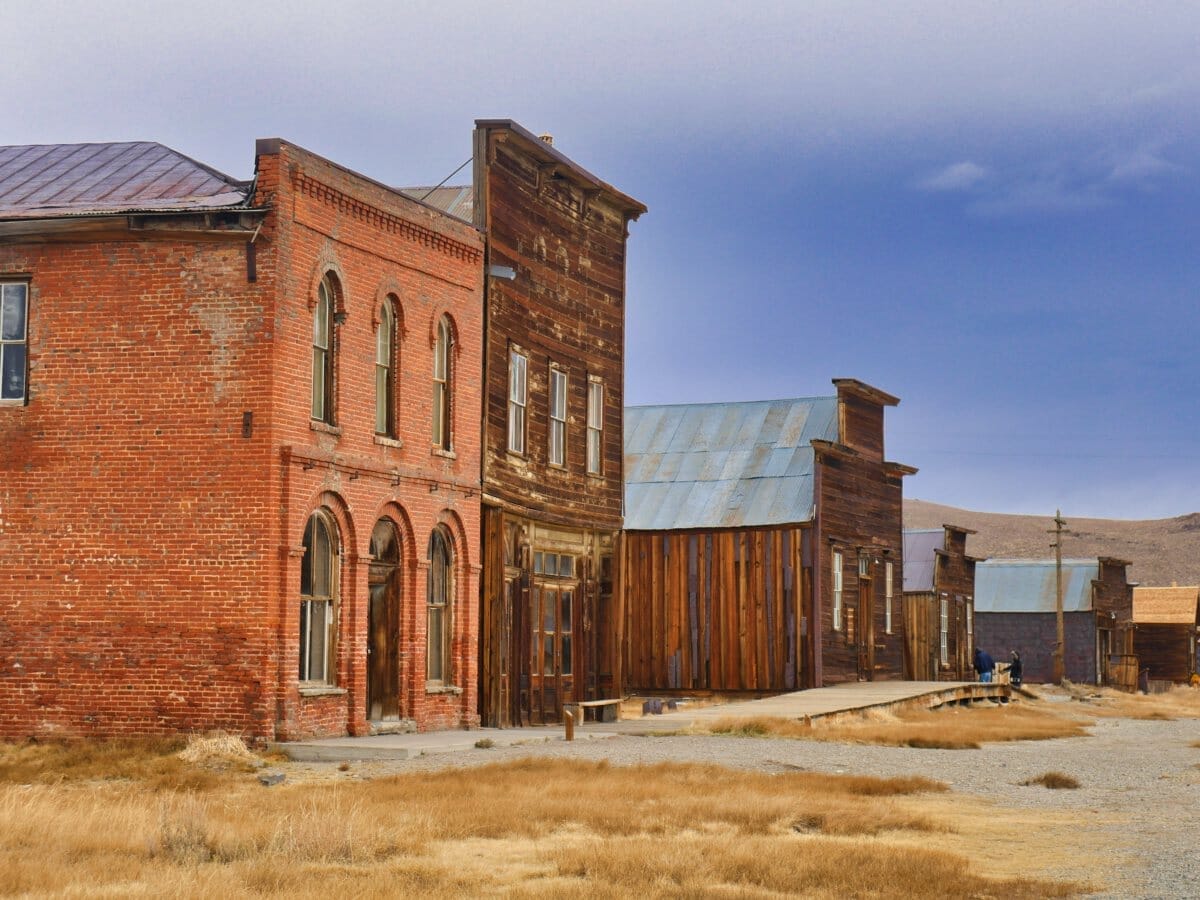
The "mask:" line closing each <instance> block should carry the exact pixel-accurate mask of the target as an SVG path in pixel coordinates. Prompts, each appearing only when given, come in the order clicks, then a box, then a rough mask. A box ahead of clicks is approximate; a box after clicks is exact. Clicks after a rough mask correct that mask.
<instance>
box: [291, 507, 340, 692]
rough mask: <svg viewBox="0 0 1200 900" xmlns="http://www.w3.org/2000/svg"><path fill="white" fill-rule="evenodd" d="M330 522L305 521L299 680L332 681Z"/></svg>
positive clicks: (319, 516) (322, 517) (333, 548)
mask: <svg viewBox="0 0 1200 900" xmlns="http://www.w3.org/2000/svg"><path fill="white" fill-rule="evenodd" d="M334 535H335V531H334V529H333V525H332V522H331V521H330V519H329V518H328V516H327V515H326V514H325V513H323V512H315V513H313V514H312V516H311V517H309V520H308V524H307V525H306V526H305V528H304V557H303V558H302V559H301V561H300V680H301V681H315V682H322V683H325V684H330V683H332V681H333V653H334V644H335V640H334V638H335V622H336V616H335V610H334V601H335V600H336V591H337V580H338V579H337V575H338V572H337V562H338V551H337V543H336V541H335V537H334Z"/></svg>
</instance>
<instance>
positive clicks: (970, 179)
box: [917, 161, 988, 193]
mask: <svg viewBox="0 0 1200 900" xmlns="http://www.w3.org/2000/svg"><path fill="white" fill-rule="evenodd" d="M987 176H988V170H987V169H985V168H984V167H983V166H981V165H978V164H977V163H973V162H970V161H964V162H957V163H952V164H951V165H948V166H946V167H945V168H944V169H941V170H939V171H937V172H934V173H933V174H931V175H927V176H925V177H924V178H922V179H921V180H920V181H918V182H917V187H918V188H919V189H920V190H923V191H936V192H943V193H947V192H952V191H969V190H971V188H973V187H975V186H976V185H977V184H979V182H981V181H983V180H984V179H985V178H987Z"/></svg>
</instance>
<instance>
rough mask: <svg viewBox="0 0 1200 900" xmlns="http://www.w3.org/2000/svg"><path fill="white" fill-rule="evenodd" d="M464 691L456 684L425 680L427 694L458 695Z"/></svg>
mask: <svg viewBox="0 0 1200 900" xmlns="http://www.w3.org/2000/svg"><path fill="white" fill-rule="evenodd" d="M462 692H463V689H462V688H460V687H459V686H458V685H455V684H442V683H441V682H440V681H427V682H425V693H426V694H454V695H456V696H457V695H458V694H461V693H462Z"/></svg>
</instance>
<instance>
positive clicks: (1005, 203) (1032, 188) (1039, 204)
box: [967, 176, 1113, 217]
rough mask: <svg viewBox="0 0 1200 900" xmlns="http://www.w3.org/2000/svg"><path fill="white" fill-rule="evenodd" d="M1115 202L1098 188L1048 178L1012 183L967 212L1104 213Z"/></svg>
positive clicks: (1019, 214) (999, 215) (1057, 178)
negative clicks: (1097, 211)
mask: <svg viewBox="0 0 1200 900" xmlns="http://www.w3.org/2000/svg"><path fill="white" fill-rule="evenodd" d="M1112 202H1113V201H1112V200H1111V198H1109V197H1107V196H1106V195H1105V194H1104V192H1103V191H1101V190H1100V189H1099V188H1098V187H1097V186H1096V185H1094V184H1089V183H1078V182H1072V181H1071V180H1070V179H1067V178H1065V177H1055V176H1048V177H1035V178H1029V179H1024V180H1020V181H1016V182H1013V183H1010V184H1008V185H1005V186H1004V187H1003V188H1002V189H1001V190H1000V191H998V192H997V193H996V194H995V195H993V196H990V197H987V198H983V199H980V200H976V201H975V202H973V203H971V204H970V205H969V206H968V207H967V208H968V210H969V211H970V212H973V213H975V214H977V215H981V216H997V217H1003V216H1021V215H1071V214H1077V213H1085V212H1091V211H1092V210H1096V209H1101V208H1103V207H1105V206H1109V205H1110V204H1111V203H1112Z"/></svg>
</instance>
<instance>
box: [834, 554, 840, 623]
mask: <svg viewBox="0 0 1200 900" xmlns="http://www.w3.org/2000/svg"><path fill="white" fill-rule="evenodd" d="M832 575H833V630H834V631H841V630H842V552H841V551H840V550H835V551H834V552H833V572H832Z"/></svg>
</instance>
